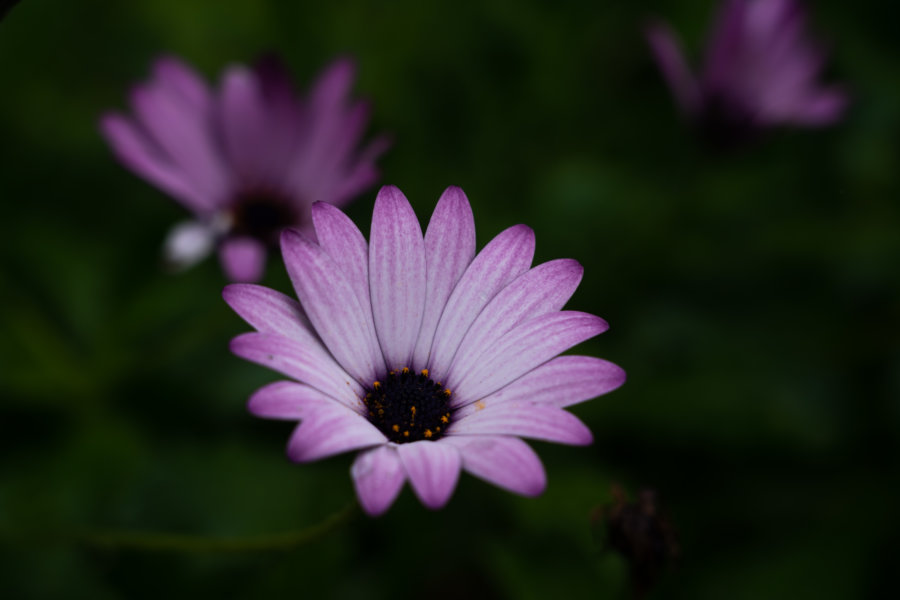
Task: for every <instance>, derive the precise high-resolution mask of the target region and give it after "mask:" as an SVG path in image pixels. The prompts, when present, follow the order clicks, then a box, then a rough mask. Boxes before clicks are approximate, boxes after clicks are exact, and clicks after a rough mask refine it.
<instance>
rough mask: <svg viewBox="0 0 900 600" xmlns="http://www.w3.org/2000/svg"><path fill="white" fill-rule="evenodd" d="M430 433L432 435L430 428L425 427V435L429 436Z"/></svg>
mask: <svg viewBox="0 0 900 600" xmlns="http://www.w3.org/2000/svg"><path fill="white" fill-rule="evenodd" d="M432 435H433V434H432V433H431V430H430V429H426V430H425V437H427V438H430V437H431V436H432Z"/></svg>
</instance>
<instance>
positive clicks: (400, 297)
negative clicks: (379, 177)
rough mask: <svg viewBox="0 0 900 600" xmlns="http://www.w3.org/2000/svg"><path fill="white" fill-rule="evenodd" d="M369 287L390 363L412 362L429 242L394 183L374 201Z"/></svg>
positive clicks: (391, 365)
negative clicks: (423, 237)
mask: <svg viewBox="0 0 900 600" xmlns="http://www.w3.org/2000/svg"><path fill="white" fill-rule="evenodd" d="M369 286H370V293H371V296H372V314H373V316H374V318H375V331H376V332H377V333H378V340H379V342H380V343H381V351H382V353H383V354H384V359H385V362H386V363H387V367H388V369H399V368H403V367H406V366H409V364H410V359H411V358H412V354H413V350H414V349H415V345H416V338H417V337H418V335H419V326H420V325H421V323H422V313H423V312H424V310H425V242H424V241H423V239H422V229H421V228H420V226H419V220H418V219H417V218H416V213H415V212H413V209H412V206H410V204H409V201H408V200H407V199H406V196H404V195H403V193H402V192H401V191H400V190H398V189H397V188H396V187H394V186H389V185H388V186H384V187H383V188H381V191H380V192H378V197H377V198H376V199H375V210H374V211H373V214H372V233H371V236H370V241H369Z"/></svg>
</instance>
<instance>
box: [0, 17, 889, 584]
mask: <svg viewBox="0 0 900 600" xmlns="http://www.w3.org/2000/svg"><path fill="white" fill-rule="evenodd" d="M713 7H714V3H713V2H711V1H708V0H690V1H679V2H674V1H672V0H665V1H663V0H660V1H658V2H646V3H630V2H583V1H576V0H564V1H562V2H556V3H552V4H551V3H542V2H534V1H526V2H523V1H512V0H507V1H496V2H474V1H466V0H461V1H458V2H447V3H420V2H396V3H369V2H362V1H350V0H336V1H334V2H328V3H301V2H289V1H287V0H285V1H283V2H278V1H275V0H269V1H260V0H241V1H234V2H229V3H227V5H226V4H223V3H221V2H217V1H214V0H195V1H192V2H183V1H178V0H134V1H132V2H117V3H110V2H101V1H99V0H84V1H82V2H77V3H72V2H63V1H62V0H55V1H53V0H45V1H43V2H40V1H36V0H35V1H30V2H24V3H22V4H21V5H19V6H17V7H16V9H15V10H13V11H12V12H11V13H10V14H9V15H8V17H7V18H6V19H5V20H4V21H3V22H2V24H0V89H2V93H0V202H2V213H0V214H2V217H0V396H2V400H0V536H2V537H0V580H2V582H3V583H2V589H3V594H2V595H3V597H4V598H43V597H65V598H81V597H84V598H92V599H102V598H158V597H160V596H161V595H165V596H166V597H172V598H177V597H195V596H196V595H197V593H198V592H200V593H202V594H203V595H208V596H215V597H220V598H265V597H286V596H288V595H293V594H299V595H301V596H302V597H322V598H354V599H356V598H392V599H397V598H420V597H429V598H435V597H436V598H454V597H457V596H460V595H467V596H470V597H500V598H512V597H515V598H548V597H561V598H622V597H626V592H625V589H626V587H627V581H626V569H625V565H624V564H623V563H622V561H621V559H619V558H617V557H616V556H614V555H609V554H602V553H601V552H600V548H599V547H598V546H597V545H596V544H595V542H594V541H593V540H592V538H591V531H590V521H589V515H590V513H591V511H592V509H594V508H596V507H597V506H599V505H603V504H607V503H609V502H610V486H611V484H612V483H613V482H620V483H622V484H623V485H624V486H625V487H626V488H627V489H630V490H632V492H636V491H637V490H639V489H640V488H642V487H651V488H654V489H656V490H657V491H658V492H659V495H660V498H661V500H662V502H663V504H664V505H665V506H666V507H667V511H668V514H669V516H670V518H671V520H672V522H673V523H674V527H675V529H676V530H677V531H678V534H679V536H680V544H681V547H682V556H681V559H680V560H679V563H678V565H677V566H676V568H675V569H674V570H672V571H671V572H669V573H667V574H666V575H665V577H664V578H663V580H662V581H661V583H660V585H659V587H658V589H657V590H656V592H655V593H654V594H651V596H652V597H654V598H672V599H689V600H705V599H709V600H717V599H721V598H729V599H731V600H741V599H744V598H746V599H753V600H755V599H758V598H766V599H770V600H781V599H784V600H796V599H797V598H813V597H815V598H820V599H822V600H825V599H830V598H884V597H886V596H887V595H888V594H889V593H890V592H889V590H891V589H893V587H894V581H893V578H894V575H895V574H894V570H893V569H894V567H895V566H896V565H895V564H894V563H895V561H896V558H895V557H896V549H895V548H896V544H897V539H898V536H900V520H898V517H897V512H896V506H897V503H898V499H900V497H898V496H900V495H898V489H900V488H898V483H900V482H898V471H897V462H896V458H897V454H898V453H897V450H898V443H897V442H898V440H897V426H898V423H900V344H898V332H900V327H898V325H900V323H898V321H900V303H898V291H900V290H898V288H900V277H898V264H900V260H898V259H900V194H898V191H900V169H898V168H897V165H898V164H900V73H898V71H897V68H896V65H897V62H898V60H900V46H898V42H897V37H896V35H895V31H894V27H893V25H891V23H893V22H894V21H893V19H892V18H891V17H893V16H896V13H890V14H888V13H886V12H885V11H886V7H885V6H884V5H883V3H878V2H875V1H874V0H859V1H858V2H856V3H854V8H853V11H852V12H849V11H848V10H847V7H846V5H845V4H843V3H840V2H837V0H834V1H828V2H825V1H824V0H823V1H822V2H817V3H816V6H815V13H814V23H815V26H816V30H817V31H818V32H819V34H820V36H821V37H824V38H826V39H828V40H829V41H830V46H831V48H832V56H833V61H832V65H833V66H832V67H831V76H832V77H833V78H834V79H835V80H840V81H845V82H847V85H848V87H849V88H850V89H851V90H852V93H853V97H854V101H853V107H852V109H851V111H850V112H849V114H848V115H847V118H846V119H845V121H844V122H843V123H841V124H840V125H838V126H836V127H834V128H832V129H829V130H827V131H799V130H790V131H781V132H775V133H773V134H772V135H770V136H768V137H767V138H766V139H764V140H761V141H760V142H759V143H757V144H756V145H754V146H752V147H749V148H746V149H744V150H742V151H740V152H733V153H730V154H727V155H721V154H716V153H713V152H709V151H708V150H705V149H704V148H702V147H700V146H699V145H698V144H697V142H696V141H695V139H694V137H693V136H692V134H691V131H690V130H689V129H688V128H687V127H686V126H685V124H684V123H682V122H681V121H680V120H679V117H678V115H677V114H676V111H675V108H674V107H673V105H672V102H671V100H670V97H669V95H668V91H667V90H666V89H665V87H664V85H663V83H662V81H661V78H660V76H659V74H658V73H657V72H656V70H655V67H654V65H653V64H652V63H651V61H650V59H649V56H648V53H647V51H646V48H645V47H644V43H643V40H642V38H641V34H640V27H641V24H642V21H643V19H644V18H645V17H647V16H650V15H659V16H662V17H664V18H666V19H668V20H671V21H672V23H673V25H674V26H675V27H676V28H677V29H679V30H680V31H681V32H682V33H683V34H684V37H685V39H686V43H687V46H688V48H689V49H690V50H691V51H692V52H693V53H694V55H695V56H696V54H697V52H698V51H699V49H700V48H701V46H702V40H703V37H704V32H705V29H706V27H707V24H708V23H709V21H710V14H711V11H712V10H713ZM268 51H274V52H277V53H279V54H281V55H282V56H283V57H284V59H285V61H286V62H287V64H288V65H289V66H290V68H291V70H292V72H293V73H294V75H295V76H296V78H297V81H298V82H299V83H300V84H301V85H305V82H307V81H309V79H310V77H312V75H313V74H314V73H315V72H316V71H317V70H318V69H319V68H320V67H321V66H322V65H323V64H324V63H326V62H327V61H328V60H329V59H331V58H332V57H333V56H334V55H335V54H339V53H348V54H351V55H354V56H356V57H357V59H358V61H359V82H358V86H357V89H358V90H359V91H360V93H362V94H364V95H366V96H368V97H370V98H371V99H372V100H373V102H374V106H375V111H374V119H375V124H374V126H373V129H372V130H373V131H376V130H389V131H391V132H392V133H393V135H394V138H395V144H394V147H393V149H392V150H391V151H390V152H389V153H388V155H387V156H386V157H385V158H384V160H383V161H382V165H383V168H384V178H383V181H384V182H386V183H395V184H397V185H399V186H400V187H401V189H403V190H404V192H405V193H406V194H407V196H408V197H409V198H410V200H411V202H412V203H413V205H414V207H415V208H416V209H417V212H418V214H419V215H420V218H421V219H422V220H423V221H425V220H426V219H427V216H428V214H429V213H430V211H431V209H432V207H433V205H434V202H435V201H436V199H437V197H438V196H439V194H440V192H441V191H442V190H443V188H444V187H445V186H447V185H449V184H458V185H461V186H462V187H463V188H464V189H465V190H466V192H467V194H468V195H469V198H470V199H471V201H472V204H473V207H474V210H475V215H476V222H477V226H478V231H479V242H480V244H482V245H483V244H484V243H485V242H486V241H487V240H489V239H490V238H491V237H492V236H493V235H495V234H496V233H497V232H499V231H500V230H501V229H503V228H505V227H507V226H509V225H511V224H514V223H518V222H524V223H528V224H530V225H531V226H533V227H534V228H535V230H536V232H537V239H538V251H537V260H539V261H544V260H548V259H551V258H556V257H564V256H568V257H574V258H577V259H578V260H580V261H581V262H582V263H583V264H584V266H585V269H586V274H585V279H584V283H583V284H582V287H581V288H580V289H579V291H578V292H577V294H576V295H575V297H574V298H573V300H572V301H571V302H570V304H569V306H570V307H572V308H574V309H579V310H586V311H589V312H594V313H597V314H599V315H601V316H603V317H604V318H606V319H607V320H608V321H609V322H610V323H611V325H612V329H611V330H610V331H609V332H608V333H606V334H604V335H603V336H600V338H598V339H595V340H592V341H591V342H589V343H586V344H585V345H584V346H582V347H581V348H580V349H579V351H581V352H584V353H591V354H595V355H598V356H603V357H606V358H609V359H611V360H613V361H614V362H616V363H618V364H620V365H622V366H624V367H625V369H626V370H627V371H628V373H629V381H628V383H627V384H626V385H625V386H624V387H623V388H622V389H620V390H618V391H616V392H614V393H613V394H611V395H609V396H606V397H603V398H600V399H597V400H595V401H592V402H589V403H587V404H585V405H583V406H579V407H576V408H575V409H574V410H575V412H576V413H577V414H578V415H579V416H580V417H581V418H583V419H584V420H585V422H586V423H587V424H588V425H589V426H590V427H591V428H592V430H593V431H594V433H595V437H596V441H595V443H594V445H593V446H591V447H589V448H586V449H581V448H568V447H559V446H552V445H549V444H541V443H536V444H535V446H537V447H538V450H539V452H540V453H541V455H542V458H543V459H544V462H545V465H546V467H547V470H548V475H549V482H550V483H549V487H548V490H547V492H546V493H545V494H544V495H543V496H541V497H540V498H537V499H523V498H519V497H516V496H512V495H510V494H507V493H505V492H502V491H500V490H497V489H495V488H493V487H491V486H488V485H486V484H483V483H481V482H479V481H477V480H475V479H473V478H471V477H469V476H463V478H462V479H461V482H460V485H459V489H458V490H457V493H456V494H455V496H454V498H453V499H452V500H451V502H450V504H449V505H448V507H447V508H445V509H444V510H442V511H439V512H429V511H427V510H425V509H423V508H422V507H421V506H420V505H419V503H418V502H417V501H416V500H415V499H414V498H413V496H412V493H411V492H410V491H409V490H408V489H407V490H406V491H404V493H403V494H402V496H401V498H400V500H399V501H398V502H397V504H396V505H395V506H394V507H393V508H392V509H391V511H390V512H389V513H388V514H387V515H386V516H384V517H382V518H380V519H375V520H372V519H368V518H365V517H358V518H356V519H355V520H353V521H352V522H350V523H348V524H345V525H343V526H342V527H339V528H337V529H336V530H335V531H334V532H333V533H332V534H331V535H329V536H326V537H325V538H323V539H320V540H317V541H315V542H312V543H310V544H308V545H306V546H303V547H301V548H298V549H295V550H292V551H287V552H283V551H278V552H276V551H271V552H245V553H241V552H238V553H225V554H216V553H212V554H204V553H193V554H179V553H166V552H146V551H138V550H127V549H120V550H110V549H103V548H91V547H86V546H85V545H83V544H77V543H73V542H72V538H71V537H70V535H69V534H70V532H72V531H79V530H84V529H88V530H103V531H109V530H114V531H117V530H121V531H134V530H138V531H162V532H177V533H186V534H197V535H210V536H241V535H257V534H266V533H278V532H283V531H290V530H296V529H301V528H303V527H305V526H308V525H312V524H315V523H317V522H319V521H321V520H322V519H324V518H325V517H326V516H327V515H329V514H332V513H334V512H335V511H338V510H340V509H341V507H343V506H345V505H346V503H347V502H348V500H350V499H352V486H351V483H350V480H349V477H348V476H347V470H348V468H349V464H350V457H348V456H341V457H337V458H333V459H330V460H327V461H324V462H321V463H317V464H312V465H304V466H296V465H293V464H291V463H290V462H289V461H287V460H286V459H285V458H284V456H283V453H282V448H283V445H284V443H285V441H286V439H287V435H288V433H289V432H290V429H291V426H290V424H286V423H278V422H267V421H261V420H257V419H254V418H252V417H250V416H249V415H248V414H246V412H245V411H244V402H245V400H246V398H247V397H248V395H249V394H250V393H251V392H252V391H253V390H254V389H256V388H257V387H258V386H260V385H261V384H263V383H265V382H267V381H271V380H274V379H275V378H277V376H276V375H274V374H272V373H269V372H266V371H265V370H264V369H262V368H260V367H257V366H254V365H250V364H247V363H245V362H243V361H241V360H239V359H237V358H235V357H233V356H231V355H230V354H229V352H228V346H227V344H228V340H229V339H230V338H231V337H232V336H233V335H235V334H237V333H239V332H242V331H244V330H246V329H247V327H246V326H245V325H244V324H243V323H242V322H241V321H240V319H238V318H237V317H236V316H235V315H233V314H232V313H231V312H230V311H229V310H228V309H227V307H226V306H225V305H224V303H223V302H222V301H221V298H220V295H219V291H220V289H221V287H222V285H223V284H224V283H225V282H224V281H223V278H222V275H221V273H220V270H219V268H218V265H217V264H216V263H215V261H207V262H206V263H204V264H203V265H201V266H200V267H198V268H196V269H194V270H192V271H190V272H187V273H184V274H179V275H170V274H166V273H164V272H163V271H162V270H161V269H160V253H159V247H160V243H161V240H162V238H163V235H164V233H165V232H166V231H167V229H168V227H169V226H170V225H171V224H172V223H174V222H175V221H177V220H179V219H180V218H181V217H182V216H183V213H182V210H181V209H180V208H179V207H178V206H177V205H176V204H175V203H174V202H172V201H170V200H168V199H167V198H165V197H164V196H163V195H162V194H161V193H160V192H158V191H156V190H155V189H153V188H151V187H150V186H148V185H146V184H145V183H143V182H142V181H140V180H138V179H137V178H135V177H134V176H132V175H131V174H130V173H128V172H126V171H125V170H124V169H122V168H120V167H119V166H118V164H116V163H115V162H114V160H113V159H112V157H111V155H110V152H109V151H108V149H107V148H106V147H105V146H104V144H103V142H102V140H101V139H100V137H99V135H98V133H97V128H96V123H97V118H98V116H99V115H100V114H101V112H102V111H103V110H106V109H108V108H113V107H121V106H123V104H124V98H125V94H126V90H127V88H128V86H129V85H131V83H133V82H135V81H137V80H139V79H142V78H143V77H145V75H146V73H147V71H148V69H149V64H150V62H151V61H152V59H153V58H154V57H155V56H156V55H158V54H159V53H161V52H171V53H174V54H177V55H180V56H182V57H184V58H185V59H186V60H188V61H189V62H191V63H192V64H194V65H196V66H197V67H198V68H199V69H200V70H201V71H202V72H203V73H205V74H206V75H207V76H208V77H210V78H214V77H217V75H218V73H219V71H220V69H222V68H223V67H224V66H225V65H227V64H228V63H230V62H241V61H249V60H252V59H253V58H255V57H256V56H257V55H259V54H261V53H263V52H268ZM374 194H375V190H374V189H373V190H371V191H370V192H369V193H367V194H365V195H363V196H362V197H361V198H360V199H359V201H358V202H357V203H356V204H355V205H354V206H352V207H351V208H350V210H349V212H350V214H351V216H352V217H353V218H354V219H355V220H356V222H357V223H358V224H359V225H360V226H361V228H362V229H363V230H364V231H366V230H367V229H368V224H369V219H370V214H371V205H372V200H373V199H374ZM265 283H266V284H267V285H270V286H272V287H275V288H278V289H280V290H283V291H288V290H289V283H288V281H287V278H286V276H285V275H284V273H283V270H282V268H281V267H280V265H279V264H278V263H277V262H275V263H273V264H272V265H271V266H270V269H269V271H268V275H267V279H266V281H265Z"/></svg>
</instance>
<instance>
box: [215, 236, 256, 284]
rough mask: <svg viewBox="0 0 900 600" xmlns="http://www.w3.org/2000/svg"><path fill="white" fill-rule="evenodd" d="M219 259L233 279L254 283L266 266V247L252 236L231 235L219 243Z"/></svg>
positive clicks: (229, 276)
mask: <svg viewBox="0 0 900 600" xmlns="http://www.w3.org/2000/svg"><path fill="white" fill-rule="evenodd" d="M219 260H220V261H221V263H222V269H223V270H224V271H225V273H226V274H227V275H228V278H229V279H230V280H231V281H236V282H239V283H253V282H255V281H259V280H260V279H262V276H263V271H264V270H265V268H266V247H265V246H264V245H263V244H262V243H261V242H260V241H259V240H256V239H254V238H252V237H247V236H241V237H229V238H227V239H225V240H224V241H222V243H221V244H220V245H219Z"/></svg>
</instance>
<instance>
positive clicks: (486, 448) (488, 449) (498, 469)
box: [441, 435, 547, 496]
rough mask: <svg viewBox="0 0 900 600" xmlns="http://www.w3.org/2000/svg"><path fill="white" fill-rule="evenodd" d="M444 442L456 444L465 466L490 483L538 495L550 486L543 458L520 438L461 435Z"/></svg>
mask: <svg viewBox="0 0 900 600" xmlns="http://www.w3.org/2000/svg"><path fill="white" fill-rule="evenodd" d="M441 443H443V444H450V445H452V446H455V447H456V449H457V450H459V454H460V456H461V458H462V467H463V469H465V470H466V471H468V472H469V473H471V474H472V475H474V476H475V477H478V478H480V479H483V480H485V481H487V482H488V483H492V484H494V485H496V486H498V487H501V488H503V489H506V490H509V491H511V492H514V493H516V494H522V495H523V496H537V495H539V494H541V493H542V492H543V491H544V489H545V488H546V487H547V475H546V473H545V472H544V466H543V465H542V464H541V459H540V458H538V456H537V454H535V452H534V450H532V449H531V447H530V446H529V445H528V444H526V443H525V442H523V441H522V440H520V439H519V438H516V437H507V436H499V435H457V436H448V437H446V438H444V439H443V440H441Z"/></svg>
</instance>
